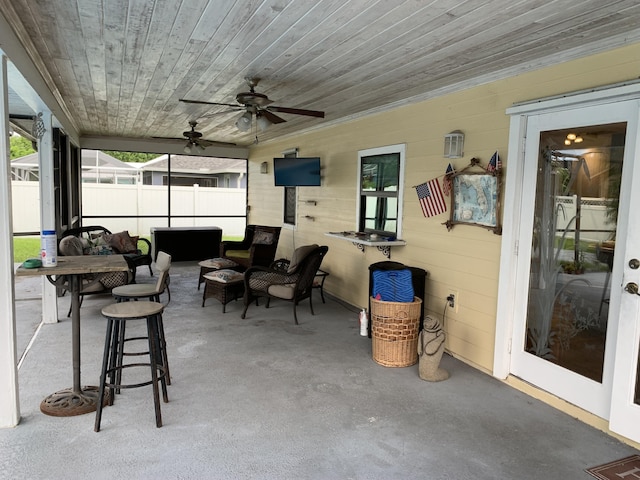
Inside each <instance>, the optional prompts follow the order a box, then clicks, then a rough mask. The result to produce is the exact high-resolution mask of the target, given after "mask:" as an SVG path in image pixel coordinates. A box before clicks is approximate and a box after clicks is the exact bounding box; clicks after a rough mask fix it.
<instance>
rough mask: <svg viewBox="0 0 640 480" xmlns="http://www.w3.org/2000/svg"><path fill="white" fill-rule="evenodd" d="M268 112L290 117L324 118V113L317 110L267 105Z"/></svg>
mask: <svg viewBox="0 0 640 480" xmlns="http://www.w3.org/2000/svg"><path fill="white" fill-rule="evenodd" d="M267 109H268V110H271V111H274V112H279V113H291V114H292V115H307V116H309V117H319V118H324V112H320V111H317V110H303V109H301V108H289V107H276V106H275V105H269V106H268V107H267Z"/></svg>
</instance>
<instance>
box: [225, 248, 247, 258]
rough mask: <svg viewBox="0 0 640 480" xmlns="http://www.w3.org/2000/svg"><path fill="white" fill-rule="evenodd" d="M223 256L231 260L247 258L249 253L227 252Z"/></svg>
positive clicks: (240, 251) (239, 251)
mask: <svg viewBox="0 0 640 480" xmlns="http://www.w3.org/2000/svg"><path fill="white" fill-rule="evenodd" d="M225 255H226V256H227V257H233V258H249V257H250V256H251V252H250V251H249V250H227V251H226V253H225Z"/></svg>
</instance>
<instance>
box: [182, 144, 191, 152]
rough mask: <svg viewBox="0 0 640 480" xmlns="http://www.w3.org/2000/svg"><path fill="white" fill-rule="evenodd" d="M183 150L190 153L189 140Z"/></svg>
mask: <svg viewBox="0 0 640 480" xmlns="http://www.w3.org/2000/svg"><path fill="white" fill-rule="evenodd" d="M183 150H184V153H191V142H187V144H186V145H185V146H184V148H183Z"/></svg>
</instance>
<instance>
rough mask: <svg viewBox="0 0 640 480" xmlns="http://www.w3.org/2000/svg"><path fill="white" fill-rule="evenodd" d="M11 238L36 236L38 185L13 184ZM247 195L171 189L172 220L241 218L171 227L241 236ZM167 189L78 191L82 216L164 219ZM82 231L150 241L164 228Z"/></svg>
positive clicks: (147, 223)
mask: <svg viewBox="0 0 640 480" xmlns="http://www.w3.org/2000/svg"><path fill="white" fill-rule="evenodd" d="M11 189H12V197H13V228H14V232H17V233H19V232H37V231H39V230H40V207H39V205H40V198H39V196H40V193H39V189H38V182H18V181H12V182H11ZM245 209H246V190H244V189H239V188H206V187H199V186H197V185H194V186H192V187H172V188H171V214H172V215H240V216H242V218H184V219H183V218H179V219H172V221H171V226H172V227H185V226H218V227H220V228H222V233H223V235H230V236H242V235H243V234H244V227H245V219H244V215H245ZM168 212H169V208H168V204H167V187H165V186H156V185H113V184H93V183H86V184H83V185H82V215H83V216H86V215H92V216H93V215H98V216H99V215H167V214H168ZM83 223H84V224H85V225H90V224H96V225H103V226H105V227H106V228H108V229H109V230H111V231H112V232H117V231H122V230H128V231H129V233H130V234H132V235H142V236H148V235H149V233H150V229H151V227H166V226H167V221H166V219H162V218H155V219H154V218H139V219H136V218H122V219H118V218H103V219H100V218H96V219H87V220H85V221H84V222H83Z"/></svg>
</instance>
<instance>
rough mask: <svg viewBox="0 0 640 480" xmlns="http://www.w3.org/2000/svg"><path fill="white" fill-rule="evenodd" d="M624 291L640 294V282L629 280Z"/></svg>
mask: <svg viewBox="0 0 640 480" xmlns="http://www.w3.org/2000/svg"><path fill="white" fill-rule="evenodd" d="M624 291H625V292H627V293H630V294H631V295H640V294H639V293H638V284H637V283H635V282H629V283H627V284H626V285H625V286H624Z"/></svg>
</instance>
